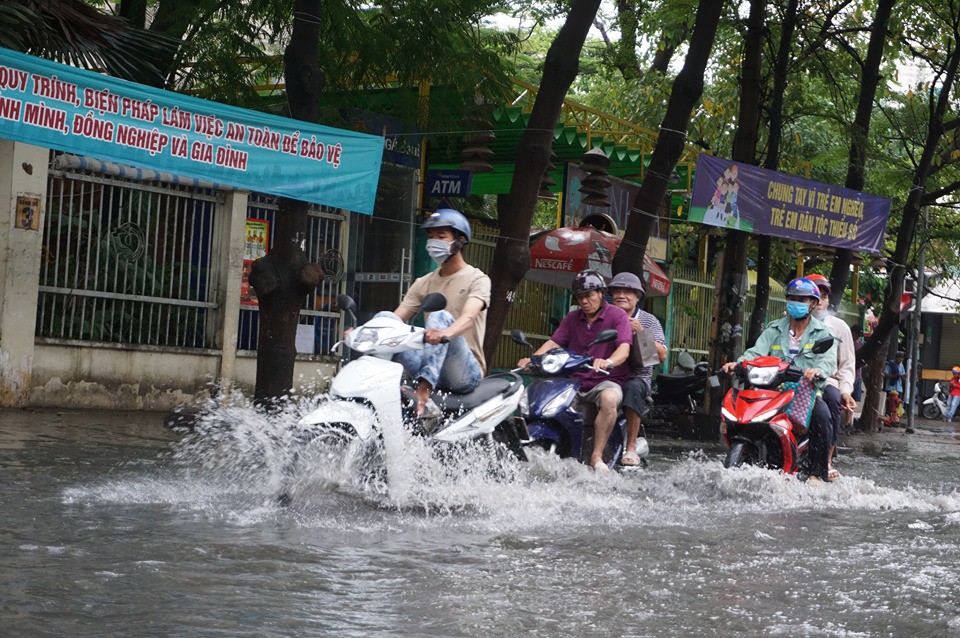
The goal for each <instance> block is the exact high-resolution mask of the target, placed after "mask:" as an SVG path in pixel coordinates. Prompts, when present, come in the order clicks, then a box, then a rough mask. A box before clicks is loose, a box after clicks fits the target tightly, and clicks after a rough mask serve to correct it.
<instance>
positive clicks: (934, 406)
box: [920, 383, 950, 419]
mask: <svg viewBox="0 0 960 638" xmlns="http://www.w3.org/2000/svg"><path fill="white" fill-rule="evenodd" d="M949 400H950V397H949V395H948V394H947V388H946V386H945V384H943V383H937V384H935V385H934V386H933V396H930V397H927V399H926V400H925V401H924V402H923V407H922V408H921V410H920V412H921V414H923V418H925V419H942V418H944V417H945V416H947V403H948V402H949Z"/></svg>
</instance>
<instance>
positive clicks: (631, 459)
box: [620, 452, 640, 467]
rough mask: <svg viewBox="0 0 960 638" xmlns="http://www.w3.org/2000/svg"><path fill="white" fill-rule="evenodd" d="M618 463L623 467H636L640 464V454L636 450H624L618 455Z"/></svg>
mask: <svg viewBox="0 0 960 638" xmlns="http://www.w3.org/2000/svg"><path fill="white" fill-rule="evenodd" d="M620 465H622V466H624V467H637V466H638V465H640V455H639V454H637V453H636V452H624V453H623V456H621V457H620Z"/></svg>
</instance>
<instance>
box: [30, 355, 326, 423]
mask: <svg viewBox="0 0 960 638" xmlns="http://www.w3.org/2000/svg"><path fill="white" fill-rule="evenodd" d="M256 365H257V362H256V358H254V357H239V358H237V359H236V364H235V369H234V372H235V374H236V376H235V378H234V380H233V388H234V389H233V391H235V392H240V393H242V394H243V395H245V396H248V397H249V396H252V394H253V387H254V383H255V381H256ZM219 369H220V356H218V355H215V354H192V353H190V354H188V353H172V352H147V351H142V350H132V349H121V348H110V347H98V346H73V345H60V344H47V343H37V344H36V346H35V351H34V363H33V376H32V383H31V388H30V397H29V399H30V405H33V406H38V407H39V406H45V407H76V408H104V409H122V410H172V409H173V408H175V407H177V406H181V405H187V406H194V405H198V404H200V403H202V402H203V401H205V400H206V399H208V398H209V397H210V396H212V395H213V394H215V393H216V392H217V387H216V386H215V385H214V384H215V382H216V380H217V378H218V374H219ZM333 370H334V364H330V363H318V362H311V361H298V362H297V363H296V365H295V368H294V383H295V384H296V391H297V392H298V393H300V392H309V393H314V392H319V391H325V390H326V389H327V387H328V386H329V377H330V375H331V374H332V373H333Z"/></svg>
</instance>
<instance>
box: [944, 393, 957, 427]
mask: <svg viewBox="0 0 960 638" xmlns="http://www.w3.org/2000/svg"><path fill="white" fill-rule="evenodd" d="M958 407H960V396H953V395H951V396H950V398H949V399H947V413H946V415H944V417H943V418H944V419H945V420H947V421H953V415H954V414H956V413H957V408H958Z"/></svg>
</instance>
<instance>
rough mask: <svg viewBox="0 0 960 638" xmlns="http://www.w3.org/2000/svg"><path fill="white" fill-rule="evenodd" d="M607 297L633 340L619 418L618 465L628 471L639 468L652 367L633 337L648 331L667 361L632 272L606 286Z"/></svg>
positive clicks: (657, 323) (663, 344) (659, 333)
mask: <svg viewBox="0 0 960 638" xmlns="http://www.w3.org/2000/svg"><path fill="white" fill-rule="evenodd" d="M610 296H611V297H612V298H613V304H614V305H615V306H617V307H618V308H621V309H623V311H624V312H626V313H627V315H628V316H629V317H630V330H631V332H632V333H633V336H634V344H633V347H632V348H631V349H630V359H629V360H628V363H629V364H630V378H629V379H627V381H626V382H625V383H624V385H623V416H624V418H625V419H626V422H627V440H626V443H625V444H624V452H623V457H622V458H621V459H620V465H625V466H628V467H632V466H637V465H640V456H639V455H638V454H637V436H638V435H639V433H640V419H641V417H643V415H644V414H646V413H647V410H648V409H649V406H648V405H647V398H648V397H649V396H650V394H651V392H652V388H653V366H645V365H643V360H642V359H643V357H642V356H641V355H640V352H639V350H640V344H639V341H638V338H637V335H638V334H639V333H640V332H643V331H644V330H649V331H650V334H652V335H653V341H654V345H655V347H656V349H657V357H658V358H659V359H660V363H663V362H664V361H665V360H666V358H667V340H666V338H665V337H664V335H663V328H662V327H661V326H660V320H659V319H657V318H656V317H655V316H653V315H652V314H650V313H649V312H647V311H646V310H643V309H642V308H641V307H640V303H641V302H642V301H643V298H644V297H645V296H646V291H644V289H643V284H642V283H641V282H640V278H639V277H637V276H636V275H635V274H633V273H632V272H620V273H617V274H616V275H614V277H613V280H612V281H611V282H610Z"/></svg>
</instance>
